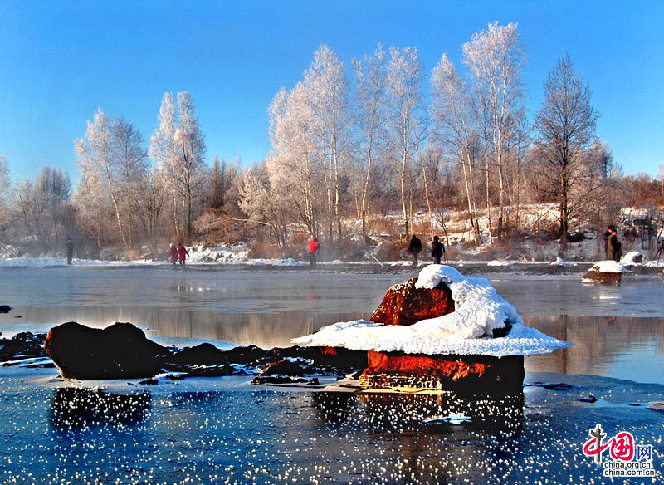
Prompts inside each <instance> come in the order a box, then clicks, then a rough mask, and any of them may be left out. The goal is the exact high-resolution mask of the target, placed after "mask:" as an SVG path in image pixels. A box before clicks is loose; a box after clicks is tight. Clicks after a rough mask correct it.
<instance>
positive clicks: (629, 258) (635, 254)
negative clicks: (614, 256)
mask: <svg viewBox="0 0 664 485" xmlns="http://www.w3.org/2000/svg"><path fill="white" fill-rule="evenodd" d="M620 263H621V264H624V265H625V266H643V254H642V253H640V252H639V251H630V252H628V253H627V254H625V255H624V256H623V257H622V259H621V260H620Z"/></svg>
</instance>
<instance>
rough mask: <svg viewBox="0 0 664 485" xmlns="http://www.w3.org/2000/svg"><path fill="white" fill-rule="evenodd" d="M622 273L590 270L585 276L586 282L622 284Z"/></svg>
mask: <svg viewBox="0 0 664 485" xmlns="http://www.w3.org/2000/svg"><path fill="white" fill-rule="evenodd" d="M621 279H622V273H618V272H608V271H594V270H590V271H588V272H587V273H586V274H584V275H583V280H584V281H593V282H595V283H609V284H611V283H620V280H621Z"/></svg>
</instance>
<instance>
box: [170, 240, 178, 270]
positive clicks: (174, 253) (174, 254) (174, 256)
mask: <svg viewBox="0 0 664 485" xmlns="http://www.w3.org/2000/svg"><path fill="white" fill-rule="evenodd" d="M168 261H170V262H171V263H173V266H175V263H177V262H178V248H176V247H175V244H173V243H171V244H169V245H168Z"/></svg>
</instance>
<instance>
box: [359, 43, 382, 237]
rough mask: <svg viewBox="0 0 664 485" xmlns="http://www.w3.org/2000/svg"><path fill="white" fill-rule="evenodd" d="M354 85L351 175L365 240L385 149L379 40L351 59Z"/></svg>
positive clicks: (380, 47)
mask: <svg viewBox="0 0 664 485" xmlns="http://www.w3.org/2000/svg"><path fill="white" fill-rule="evenodd" d="M352 64H353V71H354V73H355V86H356V94H355V99H356V101H357V102H356V103H355V104H356V110H355V119H356V125H357V130H358V132H359V143H358V149H357V153H356V165H357V168H358V170H359V172H360V173H359V176H358V177H354V184H353V186H354V187H355V188H356V190H355V193H356V200H357V207H358V211H357V212H358V215H359V217H360V219H361V221H362V236H363V237H364V240H365V242H366V241H368V233H367V223H366V220H367V213H368V210H369V196H370V190H371V188H372V181H373V179H374V172H375V170H376V169H375V166H376V164H377V163H378V162H379V161H380V160H381V156H382V155H383V154H384V151H385V138H386V134H385V119H386V95H387V92H386V89H387V53H386V52H385V51H384V50H383V47H382V46H381V45H380V44H379V45H378V47H377V48H376V50H375V51H374V53H373V54H372V55H370V56H364V57H363V58H362V60H358V59H353V61H352Z"/></svg>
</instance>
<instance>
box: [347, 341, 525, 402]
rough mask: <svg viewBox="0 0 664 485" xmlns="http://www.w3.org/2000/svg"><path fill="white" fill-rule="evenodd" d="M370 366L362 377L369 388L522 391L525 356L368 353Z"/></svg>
mask: <svg viewBox="0 0 664 485" xmlns="http://www.w3.org/2000/svg"><path fill="white" fill-rule="evenodd" d="M368 359H369V367H368V368H367V369H365V370H364V372H363V373H362V375H361V376H360V384H361V385H362V387H365V388H368V389H377V388H383V387H407V388H417V389H449V390H455V391H477V392H480V391H492V392H495V391H502V392H513V391H519V390H520V389H521V388H522V385H523V378H524V374H525V373H524V368H523V356H508V357H502V358H498V357H492V356H480V355H472V356H471V355H445V356H426V355H407V354H401V353H395V352H389V353H384V352H375V351H369V355H368Z"/></svg>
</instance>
